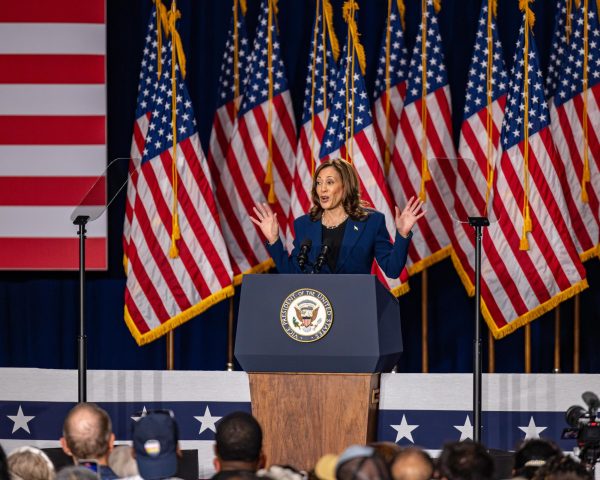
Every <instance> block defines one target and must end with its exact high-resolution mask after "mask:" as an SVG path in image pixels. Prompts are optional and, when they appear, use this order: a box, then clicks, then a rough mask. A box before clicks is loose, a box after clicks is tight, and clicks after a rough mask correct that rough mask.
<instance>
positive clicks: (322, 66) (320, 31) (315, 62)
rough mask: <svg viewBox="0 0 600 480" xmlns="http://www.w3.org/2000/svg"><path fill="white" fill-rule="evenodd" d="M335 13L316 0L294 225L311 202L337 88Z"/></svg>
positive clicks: (293, 204)
mask: <svg viewBox="0 0 600 480" xmlns="http://www.w3.org/2000/svg"><path fill="white" fill-rule="evenodd" d="M332 16H333V13H332V9H331V4H330V3H329V0H317V4H316V12H315V22H314V27H313V35H312V41H311V46H310V56H309V58H308V74H307V76H306V88H305V90H304V107H303V110H302V127H301V129H300V138H299V139H298V146H297V148H296V168H295V171H294V188H293V190H292V199H291V206H290V218H289V225H290V227H292V226H293V220H294V218H296V217H299V216H300V215H303V214H305V213H306V212H307V211H308V209H309V208H310V206H311V204H312V202H311V199H310V191H311V186H312V174H313V173H314V171H315V168H316V165H317V164H318V163H319V151H320V150H321V141H322V140H323V135H324V134H325V125H326V123H327V116H328V115H329V108H330V104H331V100H332V99H333V92H334V90H335V82H336V78H337V65H336V63H337V59H338V56H339V46H338V41H337V38H336V36H335V32H334V31H333V18H332Z"/></svg>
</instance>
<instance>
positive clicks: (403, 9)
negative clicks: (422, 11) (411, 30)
mask: <svg viewBox="0 0 600 480" xmlns="http://www.w3.org/2000/svg"><path fill="white" fill-rule="evenodd" d="M396 4H397V5H398V12H400V23H401V24H402V30H406V22H405V20H404V17H405V15H406V6H405V5H404V0H396Z"/></svg>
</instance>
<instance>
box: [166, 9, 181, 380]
mask: <svg viewBox="0 0 600 480" xmlns="http://www.w3.org/2000/svg"><path fill="white" fill-rule="evenodd" d="M180 16H181V14H180V13H179V11H178V10H177V2H176V0H173V1H172V2H171V11H170V12H169V14H168V28H169V34H170V36H171V40H172V43H171V55H172V58H171V88H172V95H171V97H172V101H173V105H172V107H171V109H172V119H171V121H172V127H173V155H172V157H173V160H172V172H171V176H172V181H173V218H172V223H173V225H172V229H173V231H172V233H171V249H170V251H169V256H170V257H171V258H176V257H178V256H179V250H178V248H177V244H176V242H177V240H179V238H180V233H179V219H178V215H177V166H176V165H177V126H176V121H177V120H176V119H177V114H176V105H175V97H176V93H175V89H176V74H175V69H176V64H177V63H178V62H181V74H182V76H184V77H185V57H184V56H183V49H182V48H181V40H180V39H179V35H178V34H177V30H176V29H175V22H176V21H177V19H178V18H179V17H180ZM174 335H175V334H174V332H173V330H170V331H169V332H168V333H167V338H166V341H167V370H174V369H175V336H174Z"/></svg>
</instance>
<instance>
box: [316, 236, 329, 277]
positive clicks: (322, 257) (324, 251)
mask: <svg viewBox="0 0 600 480" xmlns="http://www.w3.org/2000/svg"><path fill="white" fill-rule="evenodd" d="M330 251H331V247H330V246H329V245H328V244H327V243H324V244H323V246H322V247H321V252H320V253H319V256H318V257H317V261H316V262H315V266H314V268H313V273H319V272H320V271H321V269H322V268H323V265H325V263H327V256H328V255H329V252H330Z"/></svg>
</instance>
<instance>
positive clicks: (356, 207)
mask: <svg viewBox="0 0 600 480" xmlns="http://www.w3.org/2000/svg"><path fill="white" fill-rule="evenodd" d="M328 167H332V168H334V169H335V170H336V171H337V172H338V174H339V175H340V178H341V179H342V187H343V189H344V191H343V193H342V206H343V207H344V211H345V212H346V213H347V214H348V216H349V217H350V218H352V219H353V220H362V219H364V218H365V217H366V216H367V215H368V214H369V212H368V210H367V208H368V207H369V204H368V203H367V202H365V201H363V200H361V198H360V183H359V181H358V175H357V174H356V170H355V169H354V167H353V166H352V164H351V163H349V162H347V161H345V160H342V159H341V158H334V159H332V160H328V161H326V162H323V163H322V164H321V165H319V166H318V167H317V169H316V170H315V174H314V175H313V183H312V189H311V192H310V196H311V200H312V203H313V206H312V207H311V209H310V211H309V214H310V218H311V220H313V221H315V220H320V219H321V217H322V216H323V209H322V208H321V203H320V202H319V195H317V178H318V177H319V173H321V171H322V170H324V169H326V168H328Z"/></svg>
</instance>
